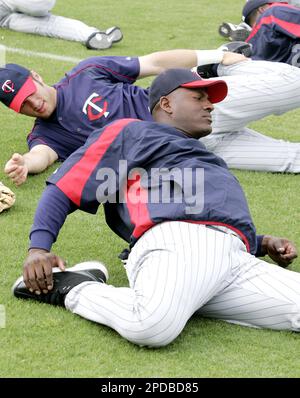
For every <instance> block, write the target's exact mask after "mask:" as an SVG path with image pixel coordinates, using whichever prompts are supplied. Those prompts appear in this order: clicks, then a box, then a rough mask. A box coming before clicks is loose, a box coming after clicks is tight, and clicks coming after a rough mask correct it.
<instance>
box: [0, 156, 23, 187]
mask: <svg viewBox="0 0 300 398" xmlns="http://www.w3.org/2000/svg"><path fill="white" fill-rule="evenodd" d="M4 172H5V173H6V174H7V175H8V177H9V178H10V179H11V180H12V181H13V183H14V184H15V185H17V186H19V185H21V184H23V183H24V182H25V181H26V178H27V175H28V167H27V165H26V162H25V159H24V157H23V156H22V155H20V154H19V153H14V154H13V155H12V157H11V159H10V160H9V161H8V162H7V163H6V165H5V167H4Z"/></svg>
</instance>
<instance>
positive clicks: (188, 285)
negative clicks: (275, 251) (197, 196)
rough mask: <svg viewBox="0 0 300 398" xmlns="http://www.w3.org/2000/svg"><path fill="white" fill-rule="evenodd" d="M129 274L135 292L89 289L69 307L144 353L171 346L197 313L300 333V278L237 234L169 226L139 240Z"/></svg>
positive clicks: (77, 291)
mask: <svg viewBox="0 0 300 398" xmlns="http://www.w3.org/2000/svg"><path fill="white" fill-rule="evenodd" d="M126 271H127V276H128V279H129V286H130V287H114V286H111V285H106V284H100V283H98V282H84V283H82V284H80V285H78V286H76V287H75V288H73V289H72V290H71V291H70V292H69V293H68V294H67V296H66V300H65V305H66V308H67V309H69V310H70V311H72V312H73V313H75V314H78V315H80V316H82V317H84V318H86V319H89V320H91V321H94V322H98V323H100V324H103V325H106V326H109V327H111V328H113V329H115V330H116V331H117V332H118V333H119V334H120V335H121V336H123V337H124V338H126V339H127V340H129V341H131V342H133V343H135V344H138V345H142V346H153V347H159V346H164V345H167V344H168V343H170V342H171V341H173V340H174V339H175V338H176V337H177V336H178V335H179V334H180V332H181V331H182V330H183V328H184V327H185V325H186V323H187V321H188V320H189V319H190V318H191V316H192V315H193V314H195V313H197V314H202V315H204V316H207V317H214V318H218V319H223V320H226V321H228V322H233V323H238V324H240V325H247V326H252V327H262V328H269V329H277V330H294V331H300V273H296V272H293V271H289V270H285V269H282V268H280V267H278V266H276V265H272V264H269V263H267V262H265V261H262V260H260V259H258V258H256V257H254V256H252V255H250V254H249V253H247V252H246V250H245V246H244V244H243V243H242V241H241V240H240V239H239V238H237V237H236V236H233V235H231V234H227V233H223V232H220V231H217V230H214V229H211V228H208V227H206V226H203V225H198V224H192V223H187V222H177V221H173V222H164V223H162V224H159V225H157V226H155V227H153V228H151V229H150V230H149V231H147V232H146V233H145V234H144V235H143V236H142V237H141V238H140V239H139V241H138V242H137V243H136V245H135V246H134V248H133V250H132V252H131V253H130V256H129V259H128V262H127V265H126ZM200 322H201V321H200V320H199V327H201V323H200Z"/></svg>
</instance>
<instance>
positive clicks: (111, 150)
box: [32, 119, 257, 254]
mask: <svg viewBox="0 0 300 398" xmlns="http://www.w3.org/2000/svg"><path fill="white" fill-rule="evenodd" d="M47 184H48V189H49V190H50V188H51V187H53V184H55V186H56V189H57V188H58V189H59V190H60V192H61V193H63V194H64V195H65V197H67V198H68V200H69V201H70V202H71V203H72V205H73V206H75V207H76V208H79V209H81V210H83V211H86V212H90V213H96V212H97V209H98V207H99V204H100V203H103V205H104V208H105V215H106V221H107V223H108V225H109V226H110V227H111V229H112V230H113V231H115V232H116V233H117V234H118V235H119V236H120V237H122V238H123V239H125V240H126V241H128V242H131V243H134V242H135V241H136V240H137V239H138V238H139V237H140V236H141V235H142V234H143V233H144V232H145V231H146V230H148V229H149V228H151V227H152V226H153V225H155V224H157V223H161V222H164V221H167V220H168V221H170V220H181V221H188V222H195V223H202V224H211V225H221V226H226V227H228V228H230V229H232V230H233V231H235V233H237V234H238V235H239V236H240V237H241V239H242V240H243V241H244V243H245V245H246V247H247V249H248V250H249V251H251V253H253V254H255V253H256V252H257V237H256V232H255V227H254V225H253V222H252V219H251V216H250V213H249V209H248V205H247V201H246V199H245V196H244V193H243V190H242V188H241V186H240V184H239V182H238V180H237V179H236V178H235V177H234V176H233V175H232V174H231V172H230V171H229V170H228V168H227V166H226V164H225V162H224V161H223V160H222V159H221V158H219V157H218V156H216V155H214V154H213V153H212V152H209V151H208V150H207V149H206V147H205V146H204V145H203V144H202V143H201V142H200V141H199V140H197V139H193V138H189V137H187V136H186V135H185V134H184V133H183V132H182V131H180V130H178V129H176V128H174V127H171V126H168V125H164V124H158V123H154V122H145V121H137V120H133V119H123V120H119V121H116V122H114V123H111V124H110V125H109V126H107V127H105V128H103V129H102V130H100V131H98V132H94V133H93V134H91V135H90V137H89V139H88V140H87V142H86V144H85V145H84V146H83V147H81V148H79V149H78V150H77V151H76V152H74V153H73V154H72V155H71V156H70V157H69V158H68V159H67V160H66V161H65V162H64V163H63V165H62V166H61V167H60V168H59V169H58V170H57V171H56V172H55V173H54V174H53V175H52V176H51V177H50V178H49V179H48V181H47ZM165 188H167V194H166V191H165V192H164V193H163V192H162V191H163V190H164V189H165ZM45 192H46V196H44V199H43V201H44V207H43V206H40V209H39V210H38V215H37V216H36V219H35V223H34V226H33V229H32V234H35V233H36V234H35V235H36V236H37V238H36V239H38V240H40V239H41V236H42V235H41V232H42V234H44V233H45V231H47V233H48V234H49V235H51V236H54V238H56V236H57V234H58V229H59V228H58V227H57V226H55V223H57V222H58V219H59V218H60V216H59V215H58V208H61V209H62V208H65V207H64V205H63V206H60V205H59V204H58V203H57V205H56V204H53V203H52V199H51V197H50V195H49V196H47V188H46V191H45ZM59 196H60V195H57V194H54V196H53V200H54V201H55V200H58V197H59ZM56 198H57V199H56ZM178 199H179V200H178ZM50 209H55V211H56V213H57V214H53V211H52V210H50ZM56 209H57V210H56ZM66 209H67V210H62V212H64V213H67V212H69V211H70V208H68V206H67V207H66ZM73 210H74V209H73ZM47 212H48V213H49V212H50V213H49V220H50V221H49V224H48V225H45V220H47V219H48V217H47V214H48V213H47ZM39 213H40V216H39ZM66 215H67V214H65V216H66ZM51 220H52V221H51ZM63 222H64V218H63V219H62V220H61V221H60V222H59V225H60V224H61V225H62V224H63ZM46 224H47V222H46ZM52 225H53V227H52ZM32 236H33V235H32ZM34 246H37V247H47V245H46V246H43V245H42V246H39V244H37V245H35V244H34Z"/></svg>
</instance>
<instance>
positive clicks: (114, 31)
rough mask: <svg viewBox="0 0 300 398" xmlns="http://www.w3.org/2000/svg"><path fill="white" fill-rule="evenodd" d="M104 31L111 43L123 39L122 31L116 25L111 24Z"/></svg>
mask: <svg viewBox="0 0 300 398" xmlns="http://www.w3.org/2000/svg"><path fill="white" fill-rule="evenodd" d="M105 33H106V34H107V36H108V39H109V40H110V41H111V42H112V43H118V42H119V41H121V40H122V39H123V33H122V32H121V29H120V28H119V27H118V26H112V27H111V28H108V29H106V31H105Z"/></svg>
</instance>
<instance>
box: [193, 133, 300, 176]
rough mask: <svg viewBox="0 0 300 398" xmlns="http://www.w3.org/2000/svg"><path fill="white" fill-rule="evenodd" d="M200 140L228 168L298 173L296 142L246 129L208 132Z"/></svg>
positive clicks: (298, 145) (299, 156)
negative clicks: (229, 131)
mask: <svg viewBox="0 0 300 398" xmlns="http://www.w3.org/2000/svg"><path fill="white" fill-rule="evenodd" d="M201 141H202V142H203V143H204V144H205V145H206V147H207V148H208V149H209V150H211V151H213V152H214V153H215V154H216V155H218V156H220V157H221V158H223V159H224V160H225V162H226V163H227V165H228V167H230V168H235V169H242V170H253V171H270V172H281V173H283V172H286V173H300V143H293V142H288V141H283V140H277V139H274V138H271V137H268V136H265V135H263V134H260V133H257V132H256V131H254V130H251V129H249V128H243V129H241V130H240V131H239V132H235V131H234V132H231V133H217V134H211V135H209V136H207V137H204V138H203V139H201Z"/></svg>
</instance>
